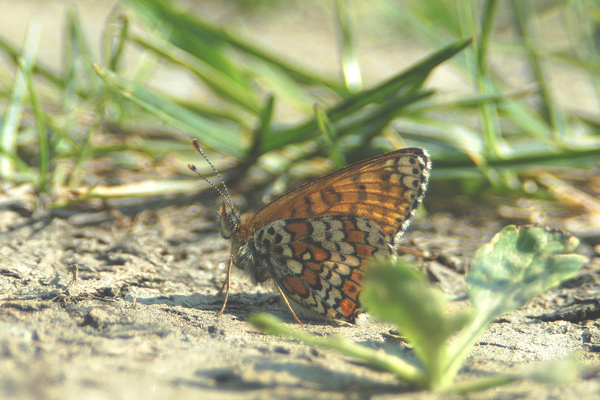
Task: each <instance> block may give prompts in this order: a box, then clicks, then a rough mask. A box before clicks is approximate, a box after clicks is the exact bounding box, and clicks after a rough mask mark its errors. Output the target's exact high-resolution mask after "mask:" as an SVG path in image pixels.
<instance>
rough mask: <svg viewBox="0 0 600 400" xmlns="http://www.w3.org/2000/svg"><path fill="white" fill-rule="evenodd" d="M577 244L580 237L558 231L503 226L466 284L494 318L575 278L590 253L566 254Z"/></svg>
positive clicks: (478, 307)
mask: <svg viewBox="0 0 600 400" xmlns="http://www.w3.org/2000/svg"><path fill="white" fill-rule="evenodd" d="M578 244H579V241H578V240H577V238H575V237H573V236H568V235H566V234H565V233H563V232H561V231H557V230H549V229H545V228H540V227H535V226H522V227H516V226H514V225H510V226H507V227H506V228H504V229H503V230H502V231H501V232H500V233H499V234H497V235H496V236H494V238H493V239H492V240H491V241H490V243H488V244H486V245H484V246H482V247H481V248H480V249H479V250H478V251H477V253H476V254H475V258H474V259H473V261H472V262H471V271H470V272H469V274H468V275H467V283H468V285H469V295H470V297H471V300H472V302H473V306H474V307H475V309H476V311H477V313H479V314H482V313H485V314H487V315H488V317H489V318H490V320H491V319H493V318H495V317H496V316H498V315H500V314H502V313H505V312H507V311H511V310H514V309H517V308H519V307H521V306H523V305H524V304H525V303H527V302H528V301H529V300H531V299H532V298H534V297H535V296H538V295H540V294H541V293H542V292H544V291H546V290H548V289H550V288H553V287H555V286H557V285H559V284H560V283H561V282H563V281H564V280H566V279H569V278H571V277H573V276H574V275H575V274H576V273H577V272H578V271H579V270H580V269H581V267H582V266H583V264H584V263H585V261H586V257H584V256H581V255H577V254H565V253H568V252H571V251H573V250H574V249H575V248H576V247H577V246H578Z"/></svg>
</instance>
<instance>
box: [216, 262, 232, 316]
mask: <svg viewBox="0 0 600 400" xmlns="http://www.w3.org/2000/svg"><path fill="white" fill-rule="evenodd" d="M232 264H233V254H231V255H230V256H229V265H228V266H227V277H226V278H225V282H223V286H221V289H219V293H218V294H221V293H223V289H225V300H224V301H223V307H221V311H219V312H218V314H217V317H220V316H221V315H223V312H224V311H225V306H227V299H228V298H229V286H230V285H229V282H230V278H231V265H232Z"/></svg>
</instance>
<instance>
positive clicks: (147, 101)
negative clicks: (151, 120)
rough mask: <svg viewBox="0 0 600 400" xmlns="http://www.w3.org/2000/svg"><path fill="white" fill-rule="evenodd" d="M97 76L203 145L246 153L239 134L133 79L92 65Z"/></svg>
mask: <svg viewBox="0 0 600 400" xmlns="http://www.w3.org/2000/svg"><path fill="white" fill-rule="evenodd" d="M94 69H95V70H96V72H97V73H98V76H100V78H101V79H102V80H103V81H104V82H106V84H107V85H108V86H109V87H110V88H112V89H113V90H116V91H117V92H119V93H120V94H121V95H122V96H124V97H125V98H127V99H129V100H130V101H132V102H133V103H135V104H137V105H138V106H140V107H142V108H143V109H145V110H147V111H148V112H150V113H151V114H153V115H155V116H156V117H158V118H159V119H162V120H163V121H165V122H167V123H169V124H171V125H173V126H175V127H177V128H179V129H181V130H183V131H184V132H188V133H190V134H191V135H193V136H194V137H196V138H197V139H198V140H200V141H201V142H202V143H203V145H206V146H210V147H212V148H214V149H218V150H220V151H222V152H224V153H226V154H231V155H233V156H235V157H237V158H242V157H243V156H244V155H245V154H246V153H245V149H244V146H243V144H242V142H241V140H240V137H239V135H237V134H235V133H232V132H231V131H230V130H227V129H223V127H222V126H220V125H217V124H215V123H213V122H212V121H210V120H208V119H205V118H201V117H199V116H197V115H195V114H193V113H192V112H190V111H189V110H186V109H185V108H182V107H180V106H178V105H176V104H174V103H172V102H169V101H166V100H163V99H162V98H160V97H158V96H157V95H154V94H152V93H151V92H150V91H148V90H146V89H144V88H143V87H141V86H139V85H137V84H136V83H134V82H131V81H128V80H126V79H123V78H121V77H119V76H118V75H116V74H115V73H113V72H112V71H109V70H107V69H106V68H102V67H100V66H99V65H94Z"/></svg>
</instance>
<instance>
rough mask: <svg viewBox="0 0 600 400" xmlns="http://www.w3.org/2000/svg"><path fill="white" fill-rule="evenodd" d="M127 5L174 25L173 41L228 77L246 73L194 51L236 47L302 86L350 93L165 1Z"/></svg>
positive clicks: (219, 58) (216, 57)
mask: <svg viewBox="0 0 600 400" xmlns="http://www.w3.org/2000/svg"><path fill="white" fill-rule="evenodd" d="M127 3H128V4H130V5H131V6H132V7H133V8H134V9H136V10H137V11H138V12H140V14H141V15H143V16H144V17H145V18H146V20H147V21H152V20H154V21H156V20H160V21H161V22H163V23H169V24H171V25H172V28H173V31H172V34H173V38H174V39H173V40H174V43H175V44H176V45H179V46H182V47H183V48H184V49H185V50H187V51H188V52H190V53H191V54H193V55H195V56H197V57H199V58H203V59H205V61H206V62H208V63H209V64H211V65H212V66H213V67H215V68H217V69H220V70H222V71H224V72H226V73H227V74H231V76H232V77H234V78H236V79H239V78H240V75H242V73H241V72H239V71H238V69H237V68H235V62H233V61H227V60H226V59H225V58H224V56H223V55H217V54H216V53H215V52H214V50H211V49H204V46H203V47H202V48H203V49H204V50H205V51H206V52H207V53H206V55H205V56H206V57H213V61H210V60H209V59H208V58H204V56H203V55H202V54H200V53H199V52H196V51H193V49H194V48H195V49H199V47H198V45H200V44H202V43H203V42H206V43H210V44H211V47H215V48H221V47H223V46H224V45H227V46H232V47H234V48H236V49H238V50H240V51H241V52H243V53H245V54H246V55H250V56H253V57H256V58H258V59H260V60H263V61H265V62H267V63H269V64H271V65H273V66H275V67H277V68H280V69H281V70H283V71H285V72H286V73H287V74H288V75H290V76H291V77H293V78H294V79H296V80H298V81H300V82H303V83H306V84H317V85H323V86H325V87H328V88H330V89H332V90H334V91H336V92H338V93H345V92H346V91H345V88H344V86H343V85H340V84H339V83H337V82H335V81H331V80H328V79H326V78H324V77H321V76H318V75H317V74H314V73H311V72H308V71H306V70H303V69H301V68H299V67H297V66H295V65H292V64H291V63H288V62H285V61H283V60H281V59H279V58H277V57H275V56H274V55H273V54H271V53H269V52H267V51H264V50H262V49H260V48H259V47H256V46H254V45H252V44H250V43H248V42H247V41H245V40H243V39H241V38H240V37H238V36H237V35H234V34H233V33H231V32H228V31H226V30H224V29H222V28H219V27H216V26H213V25H211V24H209V23H208V22H206V21H203V20H201V19H199V18H197V17H195V16H194V15H193V14H191V13H186V12H184V11H180V10H177V9H176V8H175V7H173V6H172V4H170V3H169V2H166V1H162V0H135V1H133V0H129V1H128V2H127ZM186 46H189V47H186ZM219 54H220V53H219Z"/></svg>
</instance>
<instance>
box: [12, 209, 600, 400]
mask: <svg viewBox="0 0 600 400" xmlns="http://www.w3.org/2000/svg"><path fill="white" fill-rule="evenodd" d="M9 208H13V209H15V208H16V207H14V206H12V207H9ZM21 213H23V212H22V210H21ZM485 214H486V213H483V214H480V213H477V212H476V213H474V214H473V215H470V216H468V217H467V216H462V217H461V216H456V215H453V214H449V213H447V212H437V213H436V212H433V213H430V214H429V215H428V216H427V217H425V218H421V219H420V220H418V221H416V222H415V223H414V224H413V225H412V229H411V230H410V231H409V233H407V235H406V240H405V243H406V244H408V245H410V246H413V247H415V248H419V249H422V250H435V249H438V250H440V249H441V250H442V252H443V253H444V255H445V256H446V258H447V259H450V260H455V261H456V263H455V264H456V265H457V266H458V267H459V269H460V268H461V267H465V266H466V265H467V264H468V260H469V255H470V254H472V253H473V251H474V250H475V248H476V247H477V246H478V245H480V244H482V243H483V242H485V241H487V240H488V239H489V238H490V237H491V236H492V235H493V234H494V233H495V232H496V231H497V230H498V229H499V228H500V227H501V226H502V225H503V223H504V222H502V221H498V220H497V219H494V218H489V217H486V216H485ZM489 215H492V216H493V214H488V216H489ZM211 220H212V207H208V208H207V207H204V206H201V205H187V206H186V205H181V206H177V207H167V208H162V209H159V210H157V211H145V212H142V213H141V214H139V215H138V218H136V220H135V221H134V222H133V223H132V224H128V225H126V226H123V225H120V224H119V223H118V222H117V221H113V222H108V223H105V224H101V225H100V226H86V225H83V226H81V225H75V224H74V223H73V218H72V217H71V218H70V219H68V218H67V219H61V218H50V217H48V216H41V217H33V218H32V217H27V216H22V215H20V213H19V212H18V211H15V210H10V209H8V210H7V209H5V210H3V211H1V212H0V230H1V233H0V294H1V296H0V302H1V303H0V304H1V305H2V308H1V310H2V312H1V315H0V371H2V374H1V375H0V395H1V397H2V398H6V399H9V398H10V399H54V398H60V399H82V398H83V399H96V398H98V399H108V398H110V399H150V398H151V399H159V398H180V399H186V398H210V399H220V398H223V399H236V398H240V399H252V398H274V399H277V398H328V399H330V398H361V399H362V398H372V399H384V398H414V397H415V396H417V397H418V398H438V396H436V395H434V394H427V393H419V394H417V393H414V392H413V391H412V390H410V389H408V388H406V387H405V386H404V385H403V384H402V383H401V382H399V381H397V380H396V379H395V377H394V376H392V375H391V374H389V373H385V372H380V371H374V370H371V369H369V368H367V367H365V366H362V365H360V364H357V363H355V362H353V361H352V360H350V359H348V358H347V357H343V356H340V355H337V354H335V353H333V352H331V351H328V350H321V349H314V348H311V347H309V346H306V345H304V344H300V343H297V342H295V341H292V340H288V339H285V338H277V337H271V336H266V335H263V334H262V333H259V332H257V330H256V329H255V328H253V327H252V326H251V325H250V324H248V323H247V322H246V319H247V317H248V316H249V315H250V314H251V313H254V312H259V311H265V312H269V313H273V314H275V315H277V316H278V317H280V318H282V319H283V320H284V321H286V322H287V323H290V324H294V322H293V320H292V319H291V317H290V315H289V313H288V311H287V310H286V308H285V305H284V304H283V302H282V301H281V300H280V298H279V296H278V295H277V294H275V293H273V291H272V290H271V289H269V288H262V287H256V286H253V285H252V284H251V282H250V281H249V280H248V279H247V278H246V277H245V276H243V275H242V274H240V273H235V274H234V275H233V287H232V291H233V292H232V295H231V297H230V301H229V305H228V308H227V310H226V312H225V314H224V315H223V316H222V317H220V318H217V317H216V313H217V311H218V310H219V308H220V307H221V304H222V301H223V297H222V296H219V295H217V290H218V288H219V286H220V284H221V283H222V280H223V278H224V271H223V270H222V269H220V268H219V263H220V262H222V261H225V260H226V258H227V246H228V244H227V243H226V241H225V240H223V239H221V238H220V237H219V236H218V234H216V233H215V232H214V230H213V229H212V222H211ZM75 221H76V222H80V221H81V220H80V219H77V220H75ZM582 248H583V250H585V249H586V246H585V243H584V246H582ZM587 250H588V252H589V247H587ZM446 264H450V265H451V264H452V263H446ZM421 265H422V266H423V268H425V269H426V270H427V271H428V272H429V273H430V276H435V277H437V280H438V283H437V284H438V285H439V286H440V287H441V288H442V289H443V290H444V291H446V292H447V293H448V294H449V296H450V297H451V298H456V299H459V300H460V299H461V295H462V294H463V293H464V276H463V274H461V273H458V272H456V271H454V270H453V269H452V268H448V266H447V265H441V264H440V263H438V262H436V261H427V262H422V263H421ZM598 265H599V263H598V259H594V260H593V262H592V264H590V265H589V266H588V267H587V268H586V270H585V271H584V273H583V274H582V275H581V276H579V277H577V278H576V279H574V280H572V281H570V282H568V283H566V284H565V285H563V286H562V287H561V288H559V289H555V290H553V291H551V292H548V293H547V294H545V295H544V296H543V297H542V298H540V299H536V300H535V301H533V302H532V303H531V304H530V305H529V306H528V307H526V308H525V309H523V310H520V311H518V312H515V313H513V314H511V315H508V316H506V317H505V318H503V319H501V320H499V321H498V322H497V323H494V324H493V325H492V326H491V327H490V329H489V331H488V332H487V333H486V334H485V335H484V337H483V338H482V339H481V341H480V342H479V344H478V345H477V346H476V347H475V348H474V350H473V352H472V355H471V357H470V358H469V360H468V361H467V363H466V365H465V368H464V370H463V372H462V373H461V379H464V378H465V377H473V376H485V375H486V374H489V373H490V372H492V371H509V370H510V371H513V370H518V369H520V368H526V367H527V365H529V364H532V363H536V362H539V361H544V360H552V359H556V358H561V357H565V356H567V355H568V354H570V353H572V352H575V351H579V355H578V356H577V357H578V358H579V359H580V360H581V361H582V362H583V363H584V364H591V365H594V364H595V365H597V363H598V359H599V358H600V357H599V352H600V329H599V328H600V327H599V324H598V321H597V318H598V316H599V313H600V312H599V308H598V301H597V295H598V291H597V286H596V284H595V282H596V281H597V279H598V269H596V268H597V266H598ZM463 299H464V298H463ZM583 299H588V300H589V301H588V302H585V301H582V300H583ZM594 299H595V302H594ZM459 302H460V301H459ZM536 317H537V318H536ZM543 319H554V320H553V321H544V320H543ZM569 319H570V320H569ZM306 322H307V323H306V325H305V326H304V327H299V326H296V327H297V329H301V330H305V331H308V332H313V333H316V334H319V335H328V334H332V333H337V334H341V335H343V336H345V337H347V338H349V339H351V340H353V341H356V342H358V343H361V344H364V345H366V346H370V347H373V348H386V349H388V351H392V352H401V353H402V352H407V351H409V350H408V349H407V347H406V344H405V343H404V342H402V341H401V340H400V339H399V337H398V336H397V334H395V333H394V331H393V330H392V329H391V327H390V326H386V325H383V324H380V323H378V322H375V321H373V320H372V319H365V320H364V321H362V323H361V324H358V325H348V324H336V323H331V324H328V323H319V322H316V323H315V322H311V321H306ZM599 393H600V379H598V378H595V377H591V378H585V379H580V380H579V381H578V382H576V383H575V384H572V385H569V386H552V385H550V386H538V385H533V384H528V383H521V384H517V385H513V386H510V387H504V388H501V389H498V390H497V391H493V390H492V391H488V392H485V393H482V394H477V395H474V396H473V397H474V398H515V397H526V398H576V397H580V396H585V398H592V397H594V395H598V394H599ZM442 397H443V398H447V397H446V396H442Z"/></svg>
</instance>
